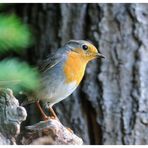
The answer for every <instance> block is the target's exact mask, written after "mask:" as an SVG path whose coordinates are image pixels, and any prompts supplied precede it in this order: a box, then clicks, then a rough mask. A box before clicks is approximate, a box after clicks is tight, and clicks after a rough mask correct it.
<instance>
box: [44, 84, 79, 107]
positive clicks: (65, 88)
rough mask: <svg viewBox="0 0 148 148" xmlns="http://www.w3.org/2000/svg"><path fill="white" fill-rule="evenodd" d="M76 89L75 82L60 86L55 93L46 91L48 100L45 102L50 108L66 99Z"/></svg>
mask: <svg viewBox="0 0 148 148" xmlns="http://www.w3.org/2000/svg"><path fill="white" fill-rule="evenodd" d="M76 88H77V85H76V82H72V83H69V84H63V83H62V84H60V85H59V86H58V87H57V88H56V89H55V91H51V90H48V93H47V94H48V98H46V99H47V100H45V101H46V102H48V104H49V105H50V106H53V105H54V104H56V103H58V102H60V101H61V100H63V99H65V98H66V97H68V96H69V95H70V94H72V93H73V91H74V90H75V89H76Z"/></svg>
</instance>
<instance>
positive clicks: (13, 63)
mask: <svg viewBox="0 0 148 148" xmlns="http://www.w3.org/2000/svg"><path fill="white" fill-rule="evenodd" d="M0 87H5V88H7V87H8V88H11V89H13V90H15V91H20V90H21V89H25V90H30V91H32V90H36V89H37V88H38V87H39V74H38V72H37V70H35V69H33V68H31V67H29V66H28V64H26V63H24V62H20V61H18V60H16V59H9V60H3V61H2V62H0Z"/></svg>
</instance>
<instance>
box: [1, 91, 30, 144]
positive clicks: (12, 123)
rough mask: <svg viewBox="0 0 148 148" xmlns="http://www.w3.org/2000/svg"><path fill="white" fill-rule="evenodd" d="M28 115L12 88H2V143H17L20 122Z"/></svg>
mask: <svg viewBox="0 0 148 148" xmlns="http://www.w3.org/2000/svg"><path fill="white" fill-rule="evenodd" d="M26 117H27V113H26V110H25V109H24V107H21V106H19V102H18V100H17V99H16V98H15V97H14V96H13V92H12V91H11V90H10V89H0V144H16V141H15V138H16V137H17V135H18V134H19V133H20V124H21V122H22V121H24V120H25V119H26Z"/></svg>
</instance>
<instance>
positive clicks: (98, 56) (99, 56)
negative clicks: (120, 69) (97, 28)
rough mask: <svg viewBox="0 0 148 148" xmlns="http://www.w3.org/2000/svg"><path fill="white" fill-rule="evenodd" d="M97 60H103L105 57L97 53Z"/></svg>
mask: <svg viewBox="0 0 148 148" xmlns="http://www.w3.org/2000/svg"><path fill="white" fill-rule="evenodd" d="M97 58H105V56H104V55H103V54H101V53H97Z"/></svg>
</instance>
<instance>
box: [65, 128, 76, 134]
mask: <svg viewBox="0 0 148 148" xmlns="http://www.w3.org/2000/svg"><path fill="white" fill-rule="evenodd" d="M66 129H67V130H68V131H69V132H70V133H74V132H73V130H72V129H71V128H69V127H67V128H66Z"/></svg>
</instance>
